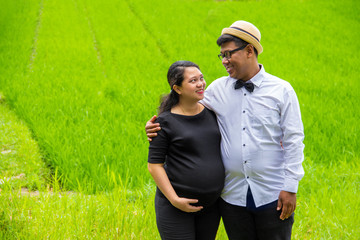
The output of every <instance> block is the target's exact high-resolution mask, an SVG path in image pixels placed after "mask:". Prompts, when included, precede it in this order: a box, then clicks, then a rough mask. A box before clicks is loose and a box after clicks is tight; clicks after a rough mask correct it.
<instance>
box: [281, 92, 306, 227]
mask: <svg viewBox="0 0 360 240" xmlns="http://www.w3.org/2000/svg"><path fill="white" fill-rule="evenodd" d="M284 100H285V102H284V105H283V108H282V111H281V115H282V116H281V122H280V124H281V129H282V131H283V139H282V146H283V148H284V160H285V164H284V166H285V169H284V171H285V182H284V187H283V190H282V191H281V192H280V194H279V200H278V208H277V209H278V210H280V209H282V212H281V215H280V219H282V220H284V219H286V218H288V217H290V216H291V214H292V213H293V212H294V211H295V208H296V192H297V190H298V185H299V181H300V180H301V178H302V177H303V176H304V169H303V167H302V162H303V160H304V153H303V151H304V144H303V140H304V129H303V123H302V121H301V113H300V106H299V102H298V99H297V96H296V94H295V91H294V90H293V89H291V90H290V91H288V92H287V93H286V95H285V97H284Z"/></svg>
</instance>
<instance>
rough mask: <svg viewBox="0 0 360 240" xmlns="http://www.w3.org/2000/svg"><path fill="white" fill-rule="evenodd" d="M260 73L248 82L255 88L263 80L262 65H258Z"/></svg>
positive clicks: (263, 70)
mask: <svg viewBox="0 0 360 240" xmlns="http://www.w3.org/2000/svg"><path fill="white" fill-rule="evenodd" d="M259 67H260V71H259V72H258V73H257V74H255V76H253V77H252V78H251V79H250V80H249V82H252V83H253V84H254V85H255V86H257V87H259V86H260V85H261V83H262V81H263V79H264V74H265V68H264V66H263V65H262V64H259Z"/></svg>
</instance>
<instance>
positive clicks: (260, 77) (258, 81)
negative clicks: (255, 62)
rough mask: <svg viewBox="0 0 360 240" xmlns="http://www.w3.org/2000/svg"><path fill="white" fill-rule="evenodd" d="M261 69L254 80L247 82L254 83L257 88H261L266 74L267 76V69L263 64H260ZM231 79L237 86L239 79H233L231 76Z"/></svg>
mask: <svg viewBox="0 0 360 240" xmlns="http://www.w3.org/2000/svg"><path fill="white" fill-rule="evenodd" d="M259 67H260V71H259V72H258V73H257V74H255V76H253V77H252V78H250V79H249V80H248V81H246V82H252V83H253V84H254V85H255V86H256V87H260V85H261V83H262V81H263V78H264V74H265V68H264V66H263V65H262V64H259ZM229 78H230V79H232V81H233V83H234V84H235V82H236V81H237V79H235V78H232V77H230V76H229Z"/></svg>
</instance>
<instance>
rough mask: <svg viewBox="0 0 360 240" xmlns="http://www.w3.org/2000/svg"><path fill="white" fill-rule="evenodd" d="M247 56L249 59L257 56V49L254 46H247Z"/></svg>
mask: <svg viewBox="0 0 360 240" xmlns="http://www.w3.org/2000/svg"><path fill="white" fill-rule="evenodd" d="M246 54H247V56H248V57H251V56H253V55H255V49H254V46H253V45H252V44H248V45H247V46H246Z"/></svg>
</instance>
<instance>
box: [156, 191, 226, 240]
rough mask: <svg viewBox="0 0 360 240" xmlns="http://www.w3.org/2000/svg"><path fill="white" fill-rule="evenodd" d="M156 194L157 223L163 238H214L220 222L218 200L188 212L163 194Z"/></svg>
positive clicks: (187, 239)
mask: <svg viewBox="0 0 360 240" xmlns="http://www.w3.org/2000/svg"><path fill="white" fill-rule="evenodd" d="M159 193H160V192H159V191H158V192H157V193H156V196H155V212H156V224H157V226H158V229H159V233H160V236H161V239H162V240H175V239H176V240H212V239H215V237H216V233H217V230H218V227H219V223H220V212H219V206H218V202H217V201H216V202H215V203H214V204H213V205H211V206H209V207H208V208H206V209H203V210H201V211H199V212H196V213H186V212H183V211H181V210H179V209H177V208H175V207H174V206H172V205H171V203H170V202H169V201H168V200H167V199H166V198H165V197H163V196H161V195H159Z"/></svg>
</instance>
